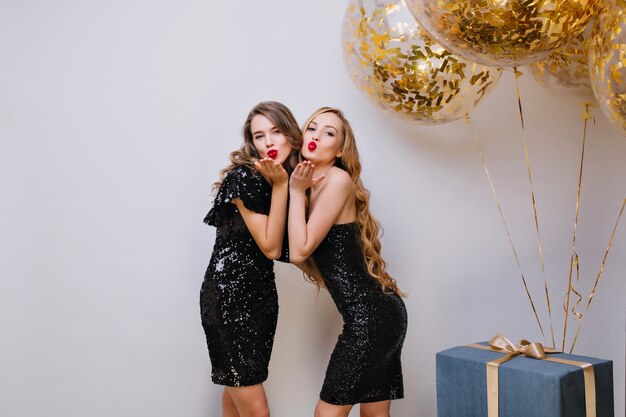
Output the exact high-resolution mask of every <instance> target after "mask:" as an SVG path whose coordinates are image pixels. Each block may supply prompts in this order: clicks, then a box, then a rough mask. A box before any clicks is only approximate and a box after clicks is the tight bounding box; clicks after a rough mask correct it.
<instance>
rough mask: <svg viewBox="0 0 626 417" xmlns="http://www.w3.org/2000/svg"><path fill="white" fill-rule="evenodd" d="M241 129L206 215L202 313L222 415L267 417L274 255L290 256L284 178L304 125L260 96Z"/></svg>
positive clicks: (274, 301) (275, 299)
mask: <svg viewBox="0 0 626 417" xmlns="http://www.w3.org/2000/svg"><path fill="white" fill-rule="evenodd" d="M243 136H244V142H243V145H242V146H241V148H240V149H238V150H236V151H234V152H232V153H231V154H230V160H231V164H230V165H229V166H228V167H227V168H225V169H224V170H222V171H221V175H220V181H218V182H217V183H215V185H214V188H215V189H217V195H216V197H215V200H214V202H213V208H212V209H211V211H209V213H208V214H207V216H206V217H205V219H204V222H205V223H207V224H209V225H211V226H215V227H216V228H217V232H216V238H215V245H214V247H213V253H212V255H211V260H210V262H209V266H208V268H207V270H206V273H205V276H204V281H203V283H202V287H201V291H200V312H201V318H202V326H203V328H204V331H205V334H206V341H207V346H208V350H209V357H210V359H211V366H212V372H211V377H212V380H213V382H214V383H215V384H219V385H224V391H223V393H222V416H223V417H252V416H254V417H267V416H269V407H268V404H267V398H266V395H265V391H264V389H263V384H262V383H263V381H265V380H266V379H267V373H268V364H269V360H270V355H271V352H272V345H273V342H274V333H275V331H276V323H277V317H278V296H277V293H276V285H275V282H274V269H273V268H274V262H273V260H274V259H279V260H282V261H287V255H286V254H285V252H286V249H287V248H286V240H285V229H286V227H285V222H286V216H287V198H288V181H289V173H290V172H291V171H292V170H293V168H294V167H295V165H296V163H297V161H298V154H299V151H300V147H301V145H302V132H301V131H300V128H299V127H298V123H297V122H296V119H295V117H294V116H293V114H292V113H291V111H290V110H289V109H288V108H287V107H285V106H284V105H283V104H280V103H277V102H263V103H259V104H258V105H256V106H255V107H254V108H253V109H252V110H251V111H250V113H249V114H248V117H247V119H246V121H245V123H244V127H243ZM283 242H285V244H283ZM281 254H282V256H281Z"/></svg>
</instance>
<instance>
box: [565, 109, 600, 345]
mask: <svg viewBox="0 0 626 417" xmlns="http://www.w3.org/2000/svg"><path fill="white" fill-rule="evenodd" d="M592 118H593V116H592V115H591V112H590V110H589V104H585V111H584V113H583V119H584V121H585V124H584V127H583V142H582V151H581V154H580V171H579V173H578V190H577V192H576V212H575V215H574V232H573V236H572V255H571V257H570V261H569V278H568V284H567V294H566V301H565V303H564V305H563V308H564V310H565V321H564V323H563V343H562V344H561V351H565V340H566V338H567V320H568V318H569V303H570V296H571V293H572V292H573V293H574V294H575V295H576V297H578V299H577V300H576V302H575V303H574V306H573V307H572V314H573V315H574V316H575V317H576V318H577V319H581V318H582V314H581V313H577V312H576V307H577V306H578V304H579V303H580V302H581V301H582V299H583V297H582V296H581V295H580V293H579V292H578V291H576V289H575V288H574V286H573V285H572V274H573V272H574V269H575V270H576V282H578V280H579V278H580V259H579V258H578V253H577V252H576V228H577V226H578V211H579V207H580V188H581V184H582V179H583V162H584V160H585V142H586V140H587V121H588V120H591V119H592Z"/></svg>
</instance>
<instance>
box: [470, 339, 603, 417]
mask: <svg viewBox="0 0 626 417" xmlns="http://www.w3.org/2000/svg"><path fill="white" fill-rule="evenodd" d="M467 346H468V347H471V348H475V349H483V350H490V351H492V352H498V353H504V354H505V356H503V357H501V358H498V359H494V360H492V361H489V362H487V416H488V417H498V415H499V403H498V398H499V393H498V367H499V366H500V364H502V363H505V362H508V361H510V360H511V359H513V358H514V357H516V356H518V355H522V356H526V357H527V358H532V359H538V360H544V361H548V362H554V363H560V364H563V365H573V366H578V367H579V368H582V370H583V378H584V384H585V412H586V414H585V415H586V417H596V380H595V374H594V371H593V365H592V364H590V363H587V362H580V361H573V360H571V359H560V358H549V357H548V356H547V355H546V354H547V353H561V352H559V351H557V350H555V349H553V348H548V347H543V345H542V344H541V343H539V342H535V343H532V342H529V341H528V340H525V339H522V340H520V341H519V342H517V344H516V345H515V344H513V343H512V342H511V341H510V340H509V339H507V338H506V337H504V336H502V335H501V334H500V333H498V334H496V335H495V336H494V337H493V338H491V340H490V341H489V346H485V345H480V344H478V343H471V344H469V345H467Z"/></svg>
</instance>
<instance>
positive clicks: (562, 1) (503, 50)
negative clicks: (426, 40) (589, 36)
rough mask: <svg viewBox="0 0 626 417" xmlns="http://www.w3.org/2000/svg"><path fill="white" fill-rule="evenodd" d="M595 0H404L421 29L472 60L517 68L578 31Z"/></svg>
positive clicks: (548, 51) (569, 38)
mask: <svg viewBox="0 0 626 417" xmlns="http://www.w3.org/2000/svg"><path fill="white" fill-rule="evenodd" d="M599 3H600V0H406V4H407V6H408V8H409V9H410V10H411V12H412V13H413V15H414V16H415V18H416V19H417V20H418V21H419V22H420V24H421V25H422V26H423V27H424V29H425V30H426V32H427V33H428V34H429V35H430V36H432V37H433V38H434V39H436V40H437V42H439V43H440V44H442V45H444V46H445V47H446V48H448V49H449V50H450V51H452V52H454V53H456V54H458V55H459V56H461V57H463V58H465V59H468V60H470V61H473V62H477V63H480V64H483V65H492V66H498V67H518V66H521V65H526V64H529V63H531V62H533V61H535V60H538V59H541V58H543V57H545V56H547V55H548V54H550V53H551V52H554V51H555V50H557V49H558V48H561V47H563V46H565V45H566V44H567V43H569V42H570V41H571V40H572V39H573V38H574V37H576V36H577V35H579V34H580V33H582V31H583V30H584V28H585V25H586V24H587V22H588V21H589V20H590V18H591V17H592V16H593V15H594V14H595V13H596V12H597V7H598V4H599Z"/></svg>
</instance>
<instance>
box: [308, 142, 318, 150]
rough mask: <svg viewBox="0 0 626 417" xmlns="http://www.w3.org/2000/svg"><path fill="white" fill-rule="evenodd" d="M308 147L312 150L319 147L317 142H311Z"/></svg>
mask: <svg viewBox="0 0 626 417" xmlns="http://www.w3.org/2000/svg"><path fill="white" fill-rule="evenodd" d="M307 147H308V148H309V150H310V151H314V150H315V149H316V148H317V143H315V142H309V145H308V146H307Z"/></svg>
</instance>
